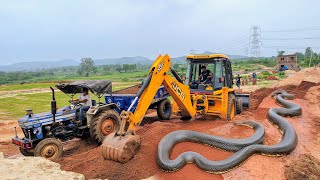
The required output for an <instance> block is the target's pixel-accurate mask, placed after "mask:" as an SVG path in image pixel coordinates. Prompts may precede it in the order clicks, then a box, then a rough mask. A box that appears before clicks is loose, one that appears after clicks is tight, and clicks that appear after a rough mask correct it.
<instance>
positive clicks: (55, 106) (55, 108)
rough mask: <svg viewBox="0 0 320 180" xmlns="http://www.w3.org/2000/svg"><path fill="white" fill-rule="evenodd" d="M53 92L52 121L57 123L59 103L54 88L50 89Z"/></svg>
mask: <svg viewBox="0 0 320 180" xmlns="http://www.w3.org/2000/svg"><path fill="white" fill-rule="evenodd" d="M50 89H51V91H52V100H51V114H52V119H53V122H54V123H55V122H56V113H57V102H56V97H55V94H54V89H53V88H52V87H50Z"/></svg>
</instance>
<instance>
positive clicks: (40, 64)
mask: <svg viewBox="0 0 320 180" xmlns="http://www.w3.org/2000/svg"><path fill="white" fill-rule="evenodd" d="M201 54H212V52H204V53H201ZM228 56H229V58H230V59H243V58H247V56H240V55H228ZM185 59H186V56H179V57H175V58H172V60H173V63H184V62H185ZM93 61H94V63H95V65H98V66H99V65H111V64H152V62H153V60H151V59H149V58H146V57H143V56H134V57H120V58H106V59H94V60H93ZM79 64H80V61H75V60H60V61H32V62H21V63H15V64H11V65H6V66H0V71H5V72H10V71H11V72H12V71H39V70H43V69H50V68H59V67H66V66H78V65H79Z"/></svg>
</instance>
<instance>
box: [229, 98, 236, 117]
mask: <svg viewBox="0 0 320 180" xmlns="http://www.w3.org/2000/svg"><path fill="white" fill-rule="evenodd" d="M235 101H236V97H235V95H234V94H229V97H228V111H227V121H230V120H231V119H232V118H233V116H234V115H235V112H236V110H235V109H236V103H235Z"/></svg>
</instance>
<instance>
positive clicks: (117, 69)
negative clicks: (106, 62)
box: [115, 64, 122, 72]
mask: <svg viewBox="0 0 320 180" xmlns="http://www.w3.org/2000/svg"><path fill="white" fill-rule="evenodd" d="M115 70H116V71H118V72H121V71H122V67H121V65H120V64H117V65H115Z"/></svg>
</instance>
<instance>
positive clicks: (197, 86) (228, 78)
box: [185, 54, 233, 94]
mask: <svg viewBox="0 0 320 180" xmlns="http://www.w3.org/2000/svg"><path fill="white" fill-rule="evenodd" d="M187 63H188V67H187V74H186V80H185V84H186V85H189V87H190V90H191V93H195V92H203V93H208V94H211V93H212V92H213V91H215V90H221V89H222V87H229V88H232V85H233V81H232V70H231V62H230V60H229V58H228V56H226V55H223V54H210V55H188V56H187ZM204 70H205V71H207V72H206V73H205V74H207V73H208V72H210V76H209V78H207V79H203V77H204V76H203V75H202V74H203V71H204Z"/></svg>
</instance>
